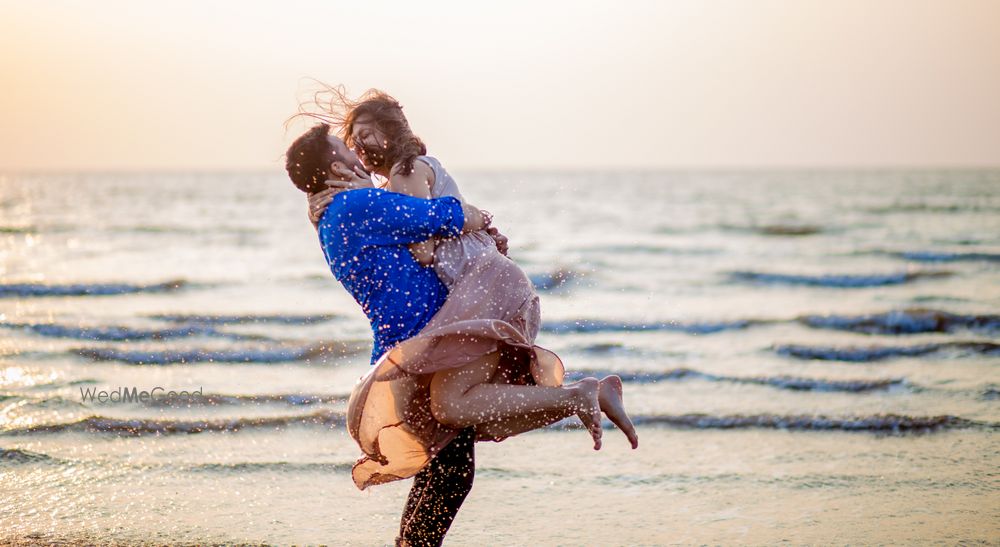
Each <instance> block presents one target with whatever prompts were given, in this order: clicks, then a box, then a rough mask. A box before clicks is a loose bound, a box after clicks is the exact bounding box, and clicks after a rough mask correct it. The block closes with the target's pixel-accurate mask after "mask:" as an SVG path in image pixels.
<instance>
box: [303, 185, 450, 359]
mask: <svg viewBox="0 0 1000 547" xmlns="http://www.w3.org/2000/svg"><path fill="white" fill-rule="evenodd" d="M463 224H465V214H464V213H463V212H462V204H461V202H460V201H459V200H458V199H456V198H453V197H450V196H448V197H442V198H436V199H421V198H415V197H412V196H407V195H405V194H399V193H396V192H388V191H385V190H379V189H376V188H364V189H360V190H350V191H346V192H341V193H340V194H337V196H335V197H334V198H333V201H332V202H331V203H330V205H329V207H327V209H326V212H325V213H324V214H323V218H322V219H321V220H320V223H319V241H320V244H321V245H322V246H323V254H324V255H326V261H327V263H328V264H329V265H330V271H332V272H333V276H334V277H336V278H337V280H338V281H340V283H341V284H342V285H344V288H345V289H347V291H348V292H349V293H351V296H353V297H354V300H356V301H357V302H358V304H360V305H361V309H362V310H364V312H365V315H366V316H367V317H368V321H369V322H370V323H371V326H372V334H373V335H374V336H375V345H374V347H373V348H372V363H373V364H374V363H375V361H377V360H378V358H379V357H381V356H382V354H383V353H385V352H386V351H387V350H389V349H390V348H391V347H392V346H394V345H396V344H398V343H399V342H401V341H403V340H406V339H407V338H411V337H412V336H414V335H415V334H417V333H418V332H420V329H422V328H423V327H424V325H426V324H427V323H428V322H429V321H430V320H431V318H432V317H434V314H435V313H437V311H438V310H439V309H441V306H442V305H443V304H444V301H445V300H446V299H447V298H448V289H447V288H446V287H445V286H444V284H443V283H441V280H440V279H438V276H437V275H436V274H435V273H434V269H433V268H431V267H425V266H421V265H420V263H418V262H417V261H416V259H415V258H413V255H412V254H410V250H409V249H408V248H407V245H408V244H410V243H417V242H419V241H424V240H426V239H429V238H431V237H434V236H441V237H454V236H458V235H459V234H461V232H462V225H463Z"/></svg>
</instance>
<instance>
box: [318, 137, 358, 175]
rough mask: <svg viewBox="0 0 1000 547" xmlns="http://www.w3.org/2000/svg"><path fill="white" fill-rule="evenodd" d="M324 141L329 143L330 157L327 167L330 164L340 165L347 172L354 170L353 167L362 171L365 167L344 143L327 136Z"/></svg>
mask: <svg viewBox="0 0 1000 547" xmlns="http://www.w3.org/2000/svg"><path fill="white" fill-rule="evenodd" d="M326 139H327V140H328V141H329V142H330V155H329V157H328V158H327V165H330V164H335V163H336V164H340V165H341V166H343V167H344V168H346V169H348V170H352V171H353V170H354V168H355V167H360V168H361V169H364V168H365V166H364V165H363V164H362V163H361V160H359V159H358V155H357V154H355V153H354V152H353V151H351V149H350V148H348V147H347V145H346V144H344V141H342V140H340V139H338V138H337V137H334V136H333V135H329V136H327V137H326Z"/></svg>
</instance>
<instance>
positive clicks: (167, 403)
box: [146, 393, 348, 407]
mask: <svg viewBox="0 0 1000 547" xmlns="http://www.w3.org/2000/svg"><path fill="white" fill-rule="evenodd" d="M347 399H348V395H318V394H297V393H287V394H280V393H279V394H272V393H262V394H259V395H223V394H219V393H206V394H204V395H191V396H189V397H183V396H178V397H156V398H155V399H150V400H149V401H146V405H147V406H159V407H191V406H233V405H259V404H283V405H290V406H309V405H315V404H323V403H343V402H346V401H347Z"/></svg>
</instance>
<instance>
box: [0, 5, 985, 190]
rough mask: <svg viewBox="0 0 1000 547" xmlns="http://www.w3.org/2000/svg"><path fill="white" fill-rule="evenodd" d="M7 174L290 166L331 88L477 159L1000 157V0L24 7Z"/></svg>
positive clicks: (11, 77)
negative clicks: (305, 106)
mask: <svg viewBox="0 0 1000 547" xmlns="http://www.w3.org/2000/svg"><path fill="white" fill-rule="evenodd" d="M0 78H2V80H0V81H2V88H0V171H77V170H80V171H105V170H171V171H176V170H257V169H264V170H270V169H274V170H280V169H282V166H283V158H282V156H283V153H284V150H285V148H286V147H287V145H288V144H289V143H290V142H291V141H292V140H293V139H294V138H295V137H296V136H297V135H298V134H299V133H301V132H302V131H304V130H305V129H306V128H307V127H308V126H309V122H306V121H302V120H299V121H298V122H293V123H292V124H291V125H290V126H288V127H286V125H285V121H286V120H287V119H288V117H289V116H290V115H292V114H294V113H295V112H296V110H297V107H298V105H299V103H300V102H301V101H303V100H307V99H308V97H309V96H310V94H311V92H312V91H313V90H315V88H316V84H315V82H314V79H315V80H319V81H323V82H326V83H329V84H343V85H345V86H346V87H347V90H348V91H349V92H350V93H352V94H360V93H362V92H363V91H365V90H366V89H368V88H372V87H376V88H380V89H383V90H385V91H387V92H388V93H390V94H392V95H393V96H394V97H396V98H397V99H398V100H399V102H400V103H402V105H403V107H404V112H405V113H406V115H407V117H408V118H409V120H410V124H411V127H412V128H413V130H414V132H415V133H416V134H418V135H419V136H420V137H421V138H423V140H424V141H425V142H426V143H427V144H428V149H429V153H430V154H432V155H435V156H437V157H438V158H440V159H441V160H442V161H443V162H444V163H445V165H447V166H448V167H449V168H452V167H454V168H463V169H490V170H492V169H581V170H586V169H660V168H667V169H670V168H747V167H750V168H756V167H760V168H814V167H819V168H825V167H834V168H836V167H845V168H869V167H873V168H879V167H889V168H891V167H974V168H975V167H997V166H1000V2H998V1H996V0H982V1H969V0H943V1H923V0H863V1H858V0H829V1H816V0H781V1H778V0H753V1H750V0H696V1H670V0H662V1H656V0H653V1H620V2H611V1H607V0H602V1H599V2H594V1H590V0H569V1H558V0H553V1H541V0H531V1H521V0H507V1H504V2H470V1H434V0H428V1H425V2H410V1H405V2H404V1H399V2H390V1H385V0H369V1H355V2H337V1H331V0H327V1H305V0H286V1H282V2H277V1H273V2H263V1H253V0H242V1H228V0H194V1H192V0H173V1H171V2H153V1H142V0H101V1H82V0H81V1H76V0H73V1H71V0H37V1H28V0H21V1H13V0H0Z"/></svg>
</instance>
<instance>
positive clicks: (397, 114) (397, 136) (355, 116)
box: [296, 82, 427, 173]
mask: <svg viewBox="0 0 1000 547" xmlns="http://www.w3.org/2000/svg"><path fill="white" fill-rule="evenodd" d="M320 86H322V89H320V90H319V91H317V92H316V93H314V94H313V97H312V101H311V102H310V103H303V104H301V105H299V113H298V114H297V115H296V117H297V116H308V117H311V118H315V119H318V120H320V121H322V122H324V123H327V124H330V125H332V126H334V127H336V128H337V129H338V134H339V136H340V138H341V140H343V141H344V142H345V143H346V144H347V146H348V147H350V148H351V149H353V150H354V151H355V152H359V153H360V154H363V155H364V156H365V160H366V162H367V163H369V166H370V167H379V166H382V165H388V166H390V168H392V167H393V166H396V169H397V170H398V171H399V172H402V173H409V172H411V171H413V162H414V160H415V159H416V157H417V156H420V155H423V154H426V153H427V147H426V146H424V143H423V141H421V140H420V138H419V137H417V136H416V135H414V134H413V131H411V130H410V124H409V123H408V122H407V121H406V116H404V115H403V107H402V106H401V105H400V104H399V102H398V101H397V100H396V99H394V98H392V97H391V96H390V95H389V94H387V93H385V92H384V91H380V90H378V89H369V90H368V91H367V92H365V93H364V94H363V95H361V96H360V97H359V98H358V99H356V100H352V99H351V98H349V97H348V96H347V93H346V91H345V89H344V87H343V86H330V85H327V84H323V83H321V82H320ZM358 121H364V122H371V123H372V124H374V125H375V127H376V128H378V130H379V131H380V132H381V133H382V134H383V135H385V141H384V142H382V146H381V147H380V148H378V149H368V148H364V147H362V146H360V143H358V142H355V141H354V138H353V133H354V124H355V123H356V122H358Z"/></svg>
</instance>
